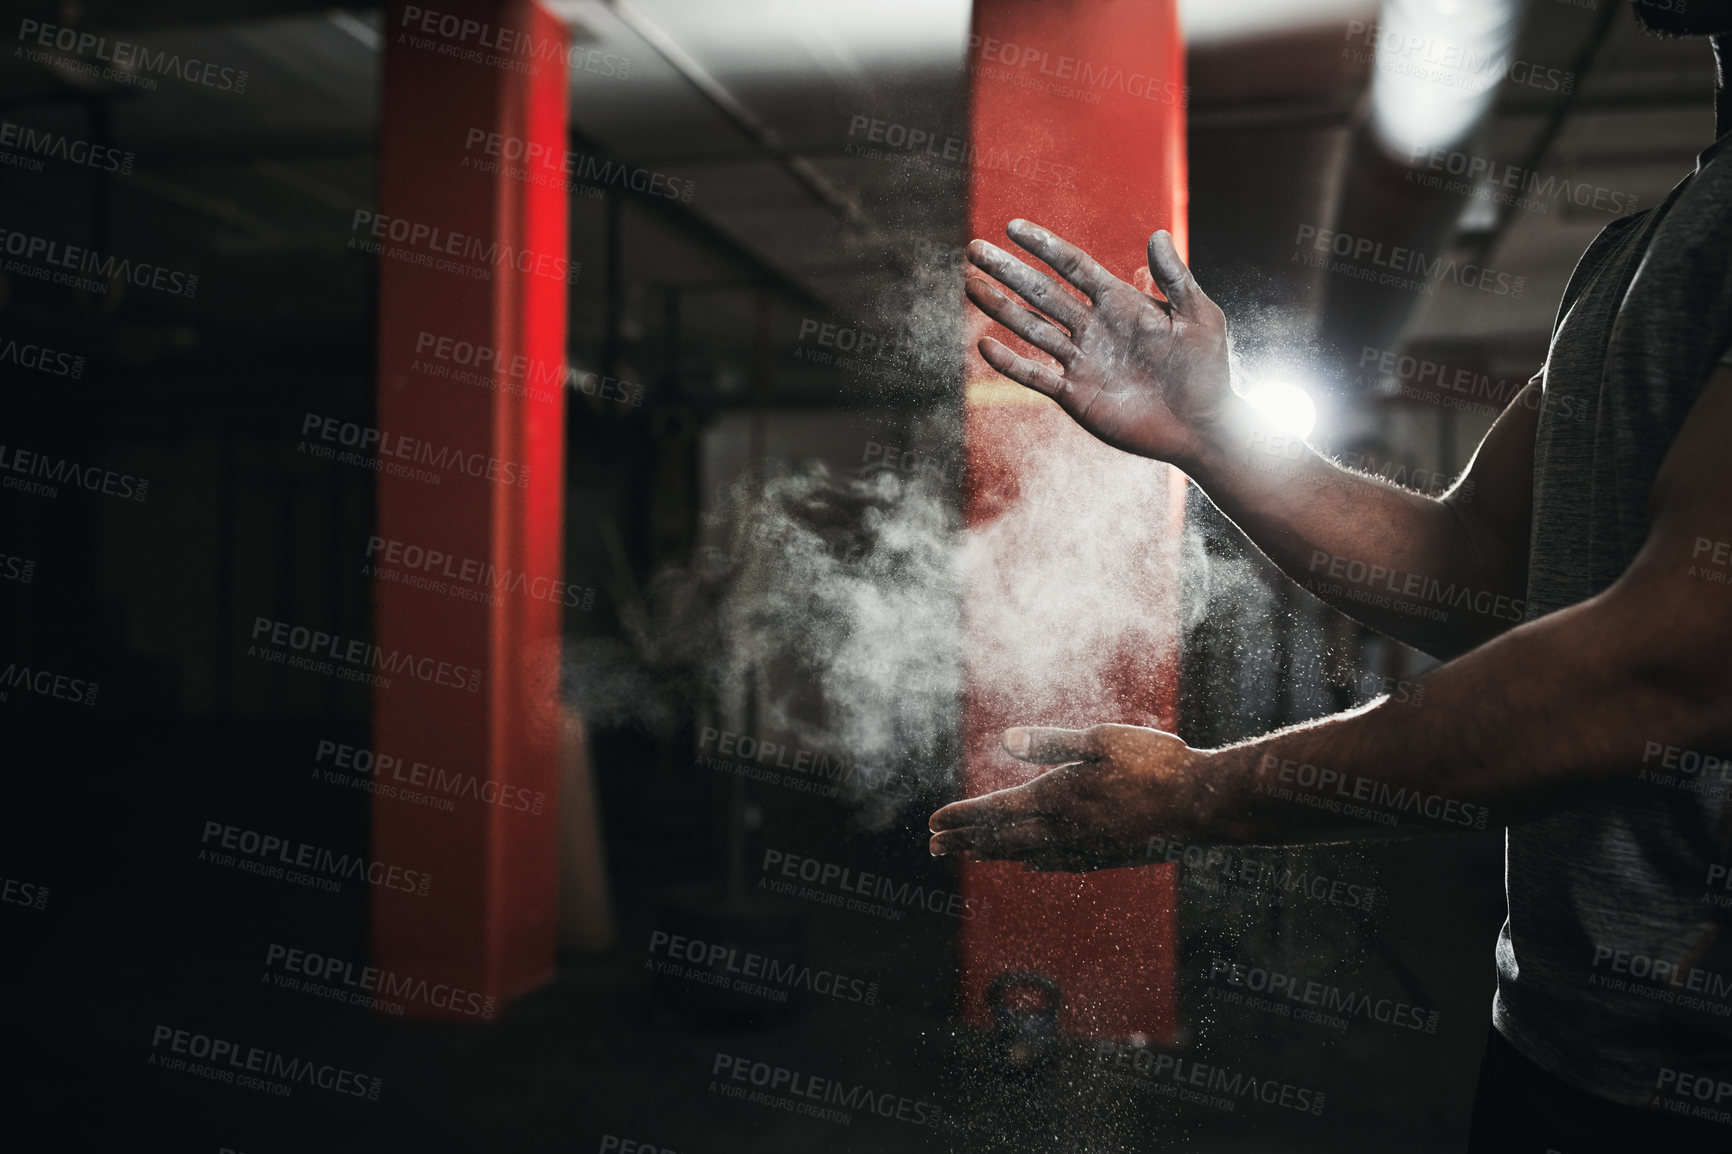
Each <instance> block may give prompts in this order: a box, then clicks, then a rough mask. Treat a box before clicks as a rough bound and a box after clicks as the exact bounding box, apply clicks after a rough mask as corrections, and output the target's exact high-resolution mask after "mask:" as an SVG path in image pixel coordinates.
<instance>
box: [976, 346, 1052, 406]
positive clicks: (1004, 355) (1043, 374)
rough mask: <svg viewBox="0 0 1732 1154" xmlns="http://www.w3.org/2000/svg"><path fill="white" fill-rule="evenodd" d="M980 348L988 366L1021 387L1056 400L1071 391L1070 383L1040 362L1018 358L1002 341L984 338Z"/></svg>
mask: <svg viewBox="0 0 1732 1154" xmlns="http://www.w3.org/2000/svg"><path fill="white" fill-rule="evenodd" d="M978 348H979V349H980V355H981V356H982V357H984V358H985V359H986V363H987V364H989V365H991V366H992V367H993V368H995V369H997V370H998V371H999V372H1001V373H1003V374H1004V375H1005V376H1007V377H1009V378H1010V379H1011V380H1013V381H1015V382H1016V383H1017V384H1019V385H1027V386H1028V387H1029V388H1031V389H1033V390H1034V391H1035V392H1037V393H1045V394H1046V395H1047V396H1049V397H1051V398H1053V399H1054V400H1057V399H1059V398H1060V397H1062V396H1063V395H1064V394H1065V393H1066V392H1067V391H1068V390H1069V389H1070V385H1069V383H1068V382H1066V381H1065V379H1064V378H1063V377H1061V376H1059V375H1058V373H1056V372H1054V371H1053V370H1052V369H1051V368H1049V367H1047V366H1046V365H1043V364H1041V363H1040V362H1039V361H1031V360H1029V359H1028V358H1027V357H1023V356H1018V355H1017V354H1015V353H1013V352H1011V351H1010V349H1009V348H1007V347H1006V346H1005V345H1004V344H1003V343H1002V342H1000V341H996V340H994V339H992V338H991V337H983V338H981V341H980V344H979V346H978Z"/></svg>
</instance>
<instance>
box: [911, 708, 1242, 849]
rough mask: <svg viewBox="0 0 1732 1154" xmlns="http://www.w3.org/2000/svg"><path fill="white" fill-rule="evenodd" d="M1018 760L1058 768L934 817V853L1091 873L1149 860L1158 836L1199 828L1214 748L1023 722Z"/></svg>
mask: <svg viewBox="0 0 1732 1154" xmlns="http://www.w3.org/2000/svg"><path fill="white" fill-rule="evenodd" d="M1004 747H1005V749H1006V750H1008V751H1009V752H1010V753H1011V754H1012V755H1013V756H1015V757H1018V758H1021V759H1022V760H1023V761H1032V762H1035V763H1036V764H1039V765H1051V766H1057V768H1055V769H1049V770H1047V771H1046V772H1044V773H1042V774H1040V776H1038V777H1036V778H1034V779H1032V780H1030V781H1027V782H1024V783H1023V784H1022V785H1019V786H1016V787H1015V788H1012V789H1001V790H999V791H997V792H996V793H988V794H984V795H982V796H980V797H976V798H970V799H968V800H966V801H958V802H952V803H951V804H950V805H947V806H945V807H944V808H942V809H940V810H938V811H937V812H936V813H934V814H933V815H932V817H931V820H930V822H929V826H930V828H931V830H932V841H931V850H932V853H933V854H934V855H935V856H936V855H938V854H956V855H957V856H958V857H961V858H963V859H964V860H965V861H981V860H988V859H1007V860H1013V861H1020V862H1023V863H1025V865H1026V866H1027V867H1028V868H1030V869H1039V870H1066V871H1073V872H1079V873H1080V872H1085V871H1088V870H1096V869H1109V868H1112V867H1114V866H1129V865H1141V864H1147V863H1148V861H1149V858H1148V856H1147V846H1148V842H1149V838H1150V837H1152V836H1156V835H1162V836H1169V835H1172V834H1177V833H1183V832H1185V831H1187V830H1189V829H1193V828H1197V827H1199V826H1200V825H1201V824H1203V822H1202V817H1203V807H1205V806H1206V802H1207V798H1208V795H1209V792H1210V791H1209V790H1208V787H1207V780H1206V775H1205V774H1203V773H1202V772H1201V769H1202V763H1203V760H1204V759H1205V758H1206V757H1207V754H1205V753H1202V752H1200V751H1198V750H1194V749H1192V748H1190V747H1189V746H1187V745H1186V744H1185V743H1184V742H1183V741H1181V740H1179V738H1177V737H1175V736H1173V735H1172V734H1170V733H1163V732H1162V731H1161V730H1158V729H1143V728H1141V727H1139V726H1135V725H1097V726H1094V727H1092V728H1090V729H1037V728H1017V729H1007V730H1005V732H1004Z"/></svg>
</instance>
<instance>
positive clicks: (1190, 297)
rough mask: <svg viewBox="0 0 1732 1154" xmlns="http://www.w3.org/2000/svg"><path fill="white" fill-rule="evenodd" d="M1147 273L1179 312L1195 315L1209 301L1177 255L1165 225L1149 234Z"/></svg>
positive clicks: (1183, 314)
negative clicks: (1151, 234)
mask: <svg viewBox="0 0 1732 1154" xmlns="http://www.w3.org/2000/svg"><path fill="white" fill-rule="evenodd" d="M1149 275H1150V276H1152V277H1154V279H1155V287H1156V288H1158V289H1160V290H1161V294H1162V295H1163V296H1165V297H1166V298H1167V299H1168V300H1169V301H1172V302H1173V308H1174V309H1175V310H1177V311H1178V313H1179V315H1180V316H1184V317H1195V316H1196V315H1197V310H1198V309H1199V308H1201V307H1202V306H1203V305H1204V304H1207V303H1208V300H1209V295H1208V294H1207V293H1205V292H1204V291H1203V289H1202V287H1201V286H1200V285H1198V284H1197V280H1196V278H1195V277H1193V276H1192V275H1191V270H1190V269H1189V268H1187V267H1186V266H1185V262H1184V261H1183V260H1182V259H1180V257H1179V250H1178V247H1177V246H1176V245H1174V244H1173V234H1172V233H1170V232H1168V231H1167V230H1166V229H1164V228H1163V229H1159V230H1158V231H1156V232H1155V234H1154V235H1153V236H1151V237H1149Z"/></svg>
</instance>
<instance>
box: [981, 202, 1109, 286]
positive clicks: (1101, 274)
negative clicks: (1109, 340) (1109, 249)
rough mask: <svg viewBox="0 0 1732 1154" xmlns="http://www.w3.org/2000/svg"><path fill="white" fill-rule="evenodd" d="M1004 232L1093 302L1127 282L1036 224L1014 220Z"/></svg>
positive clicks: (1075, 247)
mask: <svg viewBox="0 0 1732 1154" xmlns="http://www.w3.org/2000/svg"><path fill="white" fill-rule="evenodd" d="M1004 231H1005V234H1006V235H1007V236H1009V237H1010V239H1011V240H1014V241H1015V242H1016V243H1017V244H1020V245H1021V246H1022V247H1023V248H1026V249H1027V250H1028V251H1029V252H1032V253H1033V254H1034V255H1035V256H1038V257H1039V258H1040V259H1041V260H1043V261H1045V262H1046V263H1047V265H1048V267H1050V268H1051V269H1052V271H1053V272H1056V273H1057V274H1058V275H1059V276H1062V277H1063V278H1064V279H1065V280H1067V281H1069V282H1070V283H1071V284H1073V285H1075V286H1076V287H1077V288H1079V289H1081V290H1082V291H1083V294H1084V295H1085V296H1087V297H1088V298H1089V299H1090V300H1091V301H1098V300H1100V296H1101V294H1102V293H1104V292H1106V291H1107V290H1108V289H1110V288H1112V287H1113V286H1114V285H1117V284H1123V283H1124V282H1123V281H1121V280H1120V279H1119V278H1118V277H1116V276H1114V275H1113V274H1112V273H1110V272H1108V271H1107V270H1106V269H1104V268H1102V267H1101V264H1100V262H1099V261H1097V260H1095V258H1094V257H1092V256H1090V255H1089V254H1088V253H1086V252H1084V251H1083V250H1082V249H1080V248H1078V247H1077V246H1076V245H1074V244H1072V243H1071V242H1070V241H1068V240H1065V239H1064V238H1063V237H1061V236H1059V235H1057V234H1056V233H1051V232H1048V231H1047V230H1046V229H1044V228H1042V227H1040V225H1038V224H1035V223H1033V222H1032V221H1027V220H1013V221H1011V222H1010V223H1009V224H1008V225H1006V226H1005V229H1004Z"/></svg>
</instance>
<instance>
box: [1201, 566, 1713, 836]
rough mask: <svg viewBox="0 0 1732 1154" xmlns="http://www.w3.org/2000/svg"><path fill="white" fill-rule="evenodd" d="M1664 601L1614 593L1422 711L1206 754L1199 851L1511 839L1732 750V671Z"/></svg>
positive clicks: (1465, 677) (1472, 662)
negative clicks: (1665, 768) (1641, 780)
mask: <svg viewBox="0 0 1732 1154" xmlns="http://www.w3.org/2000/svg"><path fill="white" fill-rule="evenodd" d="M1656 597H1657V595H1654V594H1652V593H1648V594H1644V593H1643V592H1641V591H1638V590H1635V589H1628V588H1626V589H1618V588H1616V587H1614V589H1613V590H1609V591H1608V592H1607V593H1605V594H1602V595H1601V596H1599V597H1596V598H1593V599H1591V600H1589V601H1586V602H1583V603H1582V604H1580V605H1577V606H1574V607H1572V608H1569V609H1565V610H1562V611H1560V612H1557V613H1553V614H1550V615H1548V616H1546V617H1543V618H1540V619H1539V620H1536V621H1533V622H1530V623H1529V624H1527V625H1524V626H1521V627H1519V628H1517V629H1514V630H1512V631H1510V632H1508V633H1506V634H1504V635H1503V636H1501V637H1499V638H1497V639H1495V640H1493V641H1491V642H1489V643H1488V644H1486V645H1484V646H1481V647H1480V648H1478V649H1475V650H1474V651H1473V652H1471V653H1469V654H1467V655H1466V656H1464V657H1461V658H1459V659H1457V660H1455V661H1451V662H1448V663H1447V664H1445V665H1442V666H1440V667H1438V668H1437V669H1435V670H1433V671H1432V672H1431V673H1429V674H1427V675H1426V676H1425V677H1424V678H1422V679H1421V680H1420V682H1419V685H1420V686H1421V687H1422V689H1423V694H1422V696H1421V697H1419V699H1418V700H1417V701H1416V700H1413V699H1412V698H1410V699H1409V700H1408V701H1405V702H1398V701H1396V700H1395V699H1393V698H1386V699H1384V700H1383V701H1381V702H1378V703H1376V704H1373V705H1371V706H1368V707H1366V708H1364V709H1361V710H1358V711H1355V712H1353V713H1349V714H1343V715H1340V716H1336V717H1332V718H1328V719H1325V720H1323V721H1319V722H1316V723H1314V724H1310V725H1305V726H1300V727H1297V728H1295V729H1290V730H1285V731H1283V732H1280V733H1275V734H1270V735H1267V736H1265V737H1261V738H1258V739H1256V740H1253V741H1249V742H1245V743H1243V744H1240V745H1235V746H1230V747H1227V748H1226V749H1222V750H1215V751H1200V752H1199V753H1198V754H1196V755H1195V761H1194V764H1193V766H1192V767H1191V772H1195V773H1197V774H1198V775H1199V777H1200V779H1201V782H1200V783H1201V784H1203V788H1204V789H1205V791H1206V794H1205V796H1207V797H1208V798H1209V799H1210V800H1209V801H1208V802H1207V803H1206V804H1204V805H1203V806H1201V807H1199V809H1200V814H1199V820H1200V823H1201V825H1202V828H1200V829H1198V830H1197V831H1195V837H1196V838H1197V839H1198V840H1209V839H1214V840H1219V841H1222V842H1237V843H1242V844H1284V843H1294V842H1312V841H1333V840H1343V839H1352V838H1363V837H1368V836H1373V837H1374V836H1378V835H1379V834H1382V833H1391V832H1395V833H1399V832H1409V831H1416V830H1423V829H1426V828H1436V829H1445V830H1447V829H1452V828H1454V829H1472V828H1484V827H1486V826H1488V825H1489V826H1496V825H1506V824H1512V823H1516V822H1520V821H1524V820H1528V819H1531V818H1534V817H1538V816H1541V815H1543V814H1545V813H1546V812H1548V811H1551V810H1553V809H1557V808H1561V807H1563V806H1565V805H1568V804H1571V803H1573V802H1577V801H1579V800H1581V799H1582V798H1583V797H1585V796H1587V795H1589V794H1591V793H1593V792H1595V791H1598V790H1606V789H1611V788H1615V787H1616V786H1618V785H1621V784H1627V783H1630V782H1633V781H1635V780H1636V775H1637V771H1638V770H1639V769H1640V768H1641V765H1642V758H1643V756H1644V750H1645V749H1650V748H1652V747H1653V746H1654V745H1655V744H1658V745H1661V746H1673V747H1682V748H1686V749H1695V750H1704V749H1715V748H1719V747H1721V746H1722V744H1723V743H1724V742H1726V741H1727V740H1728V739H1729V738H1732V733H1728V732H1727V731H1726V725H1725V722H1724V721H1723V720H1721V718H1722V717H1723V716H1724V714H1725V708H1724V700H1725V695H1726V694H1727V692H1728V691H1732V684H1729V682H1732V679H1729V678H1728V677H1727V675H1726V674H1725V673H1723V672H1721V666H1723V665H1724V660H1723V658H1721V657H1718V656H1716V655H1715V654H1714V653H1712V652H1710V651H1709V648H1710V646H1709V644H1708V643H1707V640H1706V639H1704V638H1696V639H1692V638H1691V637H1690V632H1691V631H1690V630H1689V628H1688V619H1687V618H1681V617H1678V616H1676V615H1673V617H1672V619H1671V620H1668V617H1667V610H1666V607H1665V604H1664V602H1663V601H1660V602H1659V603H1658V604H1656V603H1655V602H1656ZM1644 601H1646V602H1647V603H1646V604H1643V602H1644ZM1487 817H1489V820H1486V819H1487Z"/></svg>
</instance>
